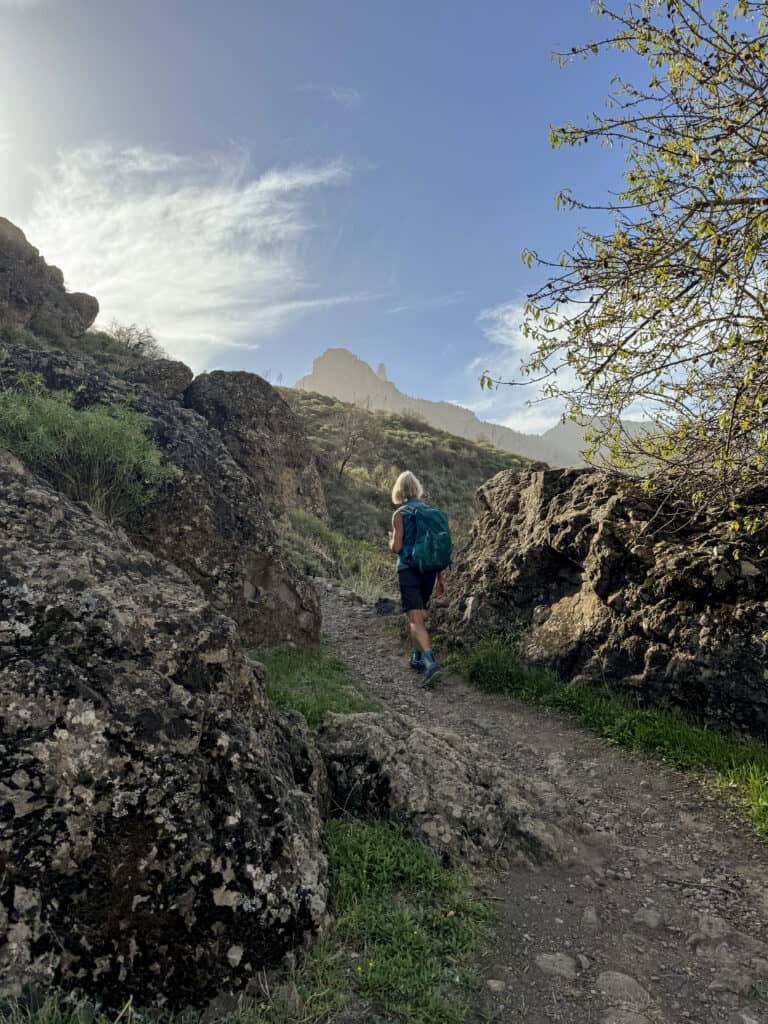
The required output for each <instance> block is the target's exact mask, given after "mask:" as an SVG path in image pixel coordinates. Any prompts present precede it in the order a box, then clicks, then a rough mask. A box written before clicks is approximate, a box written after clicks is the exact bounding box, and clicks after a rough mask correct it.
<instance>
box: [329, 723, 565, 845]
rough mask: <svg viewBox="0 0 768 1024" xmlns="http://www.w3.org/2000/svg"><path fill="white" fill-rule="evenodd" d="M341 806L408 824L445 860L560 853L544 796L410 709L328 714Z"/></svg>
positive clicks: (333, 786) (333, 783)
mask: <svg viewBox="0 0 768 1024" xmlns="http://www.w3.org/2000/svg"><path fill="white" fill-rule="evenodd" d="M315 742H316V744H317V746H318V748H319V750H320V753H321V754H322V757H323V760H324V761H325V765H326V769H327V772H328V785H329V789H330V797H331V800H332V803H333V805H334V806H335V807H336V808H338V809H340V810H343V811H344V813H346V814H353V815H356V816H358V817H363V818H387V819H389V820H391V821H394V822H398V823H399V824H402V825H405V826H407V828H408V829H409V831H410V832H411V833H412V834H413V835H414V836H415V837H416V838H417V839H419V840H420V841H421V842H423V843H425V844H426V845H427V846H429V847H431V849H433V850H434V851H435V852H436V853H437V854H438V855H439V856H440V857H441V858H442V859H443V860H444V861H445V862H446V863H453V864H461V863H466V862H467V861H469V862H470V863H474V864H487V863H488V862H489V860H490V859H492V858H493V857H495V856H499V855H503V856H506V857H508V856H510V855H511V856H517V857H519V858H520V859H521V860H524V861H526V862H534V863H540V862H541V861H542V860H549V859H554V858H556V857H557V856H558V853H559V851H560V850H561V848H562V843H563V840H562V836H561V834H560V833H559V831H558V829H557V828H556V827H553V826H550V825H548V824H546V823H545V822H544V820H543V818H542V817H541V807H540V805H539V802H538V799H537V798H536V797H535V796H534V795H533V794H531V793H529V792H527V791H526V790H524V789H523V787H522V786H521V785H520V784H519V782H518V781H517V780H516V779H515V778H514V777H513V776H512V774H511V772H510V771H509V770H508V769H506V768H505V767H504V766H503V765H502V764H500V763H499V762H498V760H495V759H492V758H489V757H488V756H487V755H484V754H483V752H482V750H481V749H480V748H479V747H478V746H477V745H476V744H474V743H472V742H471V741H469V740H467V739H464V738H463V737H460V736H457V735H455V734H454V733H451V732H448V731H446V730H444V729H439V728H429V729H427V728H424V727H422V726H420V725H418V724H417V723H416V722H415V721H414V720H413V719H411V718H408V717H407V716H405V715H399V714H394V713H387V714H386V715H381V714H375V713H364V714H356V715H335V714H327V715H325V717H324V718H323V721H322V722H321V724H320V726H319V728H318V729H317V731H316V733H315Z"/></svg>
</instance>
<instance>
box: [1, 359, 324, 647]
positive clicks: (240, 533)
mask: <svg viewBox="0 0 768 1024" xmlns="http://www.w3.org/2000/svg"><path fill="white" fill-rule="evenodd" d="M22 371H23V372H27V373H37V374H40V375H41V376H42V377H43V379H44V380H45V383H46V385H47V386H48V387H49V388H52V389H56V390H65V391H69V392H71V393H72V395H73V401H74V403H75V405H76V406H77V407H78V408H85V407H87V406H90V405H94V404H96V403H98V402H128V403H130V404H131V406H132V407H133V408H135V409H137V410H139V411H140V412H143V413H145V414H146V415H147V416H148V417H149V419H150V422H151V434H152V436H153V438H154V440H155V441H156V443H157V444H158V445H159V447H160V448H161V449H162V451H163V454H164V456H165V458H166V459H167V460H168V462H169V463H171V465H172V466H174V467H175V469H176V473H175V475H174V476H173V477H172V478H170V479H168V480H167V481H166V482H165V483H164V484H163V485H162V486H161V487H160V488H159V489H158V491H157V493H156V494H155V496H154V498H153V500H152V501H150V502H149V503H148V504H147V505H146V506H145V507H144V508H143V509H142V511H141V513H140V514H139V515H137V516H136V517H135V518H134V519H132V520H131V522H129V523H127V524H126V528H127V530H128V531H129V533H130V535H131V538H132V539H133V540H134V541H135V542H136V543H138V544H140V545H141V546H142V547H145V548H147V550H149V551H152V552H154V553H155V554H156V555H158V556H159V557H161V558H163V559H165V560H167V561H169V562H172V563H173V564H174V565H177V566H179V567H180V568H181V569H184V571H185V572H186V573H188V575H189V576H190V577H191V579H192V580H193V581H194V582H195V583H197V584H198V585H199V586H200V587H202V589H203V591H204V592H205V594H206V596H207V597H208V599H209V601H210V602H211V603H212V604H213V605H214V606H215V607H216V608H217V609H218V610H219V611H221V612H223V613H225V614H226V615H230V616H231V617H232V618H234V619H235V620H236V622H237V624H238V626H239V627H240V633H241V636H242V638H243V640H244V641H245V642H246V643H247V644H250V645H258V644H262V643H274V642H280V641H295V642H300V641H314V640H316V639H317V637H318V634H319V629H320V608H319V603H318V599H317V595H316V593H315V590H314V588H313V587H312V585H311V584H310V583H309V582H308V581H307V580H306V579H305V578H304V577H303V576H302V575H301V574H300V573H299V572H298V570H297V569H296V568H295V567H294V566H292V564H291V563H290V561H289V560H288V559H287V557H286V556H285V555H284V554H283V552H282V549H281V547H280V544H279V540H278V537H277V533H276V529H275V516H274V513H273V505H274V502H275V501H276V500H277V499H276V498H274V497H273V496H271V495H270V492H269V491H268V489H267V483H266V480H267V477H266V476H264V477H262V478H261V480H260V482H257V481H256V480H254V479H253V478H252V477H251V476H249V475H248V474H247V473H246V472H245V471H244V469H243V468H242V466H240V465H238V464H237V463H236V462H235V460H234V459H233V457H232V455H231V454H230V452H229V450H228V449H227V448H226V446H225V445H224V443H223V442H222V440H221V438H220V437H219V435H218V434H217V433H216V432H215V431H212V430H211V429H210V428H209V426H208V423H207V421H206V420H205V419H203V417H202V416H200V415H198V414H197V413H196V412H194V411H193V410H192V409H187V408H185V407H184V406H182V405H180V404H179V403H178V402H174V401H168V399H167V398H164V397H162V396H161V394H159V393H158V391H157V390H155V389H153V388H151V387H149V386H147V385H145V384H137V383H130V382H128V381H125V380H123V379H122V378H120V377H117V376H114V375H112V374H110V373H109V372H108V371H107V370H106V369H104V368H103V367H100V366H97V365H96V364H95V363H94V362H93V361H92V360H90V359H88V358H87V357H86V356H79V355H75V354H73V353H66V352H59V351H51V352H44V351H38V350H34V349H25V348H23V347H21V346H19V345H9V344H5V345H4V344H3V343H2V342H0V388H3V387H12V386H14V384H15V383H16V381H17V379H18V375H19V373H20V372H22ZM268 386H269V385H267V387H268Z"/></svg>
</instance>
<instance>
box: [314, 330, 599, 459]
mask: <svg viewBox="0 0 768 1024" xmlns="http://www.w3.org/2000/svg"><path fill="white" fill-rule="evenodd" d="M296 388H298V389H300V390H302V391H317V392H319V393H320V394H322V395H330V396H331V397H332V398H338V399H340V400H341V401H342V402H354V403H355V404H356V405H362V406H366V407H368V408H369V409H372V410H381V411H383V412H389V413H408V414H411V415H416V416H420V417H421V418H422V419H424V420H426V422H427V423H429V424H430V425H431V426H433V427H437V428H439V429H440V430H447V431H449V432H450V433H452V434H458V435H459V437H466V438H469V439H470V440H472V441H480V440H485V441H488V442H489V443H490V444H492V445H494V446H495V447H496V448H501V449H502V450H503V451H508V452H514V453H515V454H516V455H524V456H526V457H527V458H529V459H534V460H536V461H540V462H548V463H549V464H550V466H582V465H584V459H583V458H582V456H581V450H582V449H583V448H584V430H583V429H582V428H581V427H579V426H577V425H576V424H575V423H559V424H558V425H557V426H556V427H552V428H551V429H550V430H547V431H546V432H545V433H544V434H523V433H521V432H520V431H518V430H511V429H510V428H509V427H502V426H500V425H499V424H498V423H488V422H486V421H484V420H481V419H478V418H477V416H475V414H474V413H473V412H471V411H470V410H469V409H465V408H463V407H462V406H460V405H454V404H453V403H452V402H432V401H429V400H428V399H426V398H412V397H411V396H410V395H404V394H403V392H402V391H399V390H398V389H397V388H396V387H395V385H394V384H392V383H391V382H390V381H389V380H387V371H386V369H385V367H384V364H383V363H381V364H380V365H379V368H378V371H377V372H375V373H374V371H373V370H372V369H371V367H370V366H369V365H368V363H366V362H363V360H362V359H358V357H357V356H356V355H353V353H352V352H350V351H349V350H348V349H346V348H329V349H326V351H325V352H323V354H322V355H321V356H318V358H317V359H315V361H314V363H313V364H312V373H310V374H308V375H307V376H306V377H302V378H301V380H299V381H297V382H296Z"/></svg>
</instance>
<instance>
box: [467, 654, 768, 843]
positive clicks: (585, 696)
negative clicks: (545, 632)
mask: <svg viewBox="0 0 768 1024" xmlns="http://www.w3.org/2000/svg"><path fill="white" fill-rule="evenodd" d="M449 663H450V664H451V666H452V667H453V668H454V669H456V670H457V671H459V672H460V673H461V674H462V675H463V676H465V678H466V679H468V680H469V682H470V683H472V684H473V685H475V686H477V687H478V688H479V689H481V690H485V691H486V692H489V693H509V694H512V695H514V696H515V697H518V698H520V699H521V700H524V701H527V702H528V703H530V704H538V705H544V706H547V707H552V708H556V709H557V710H558V711H562V712H564V713H565V714H567V715H570V716H571V717H572V718H575V719H576V720H577V721H578V722H580V723H581V724H582V725H585V726H587V727H588V728H590V729H592V730H593V731H594V732H596V733H598V734H599V735H600V736H604V737H605V738H606V739H608V740H610V741H611V742H613V743H616V744H617V745H618V746H621V747H624V748H625V749H627V750H634V751H639V752H642V753H646V754H653V755H656V756H657V757H661V758H663V759H664V760H665V761H668V762H669V763H671V764H674V765H676V766H677V767H679V768H683V769H686V770H688V771H706V772H715V773H716V775H717V784H718V785H719V786H721V787H723V788H727V789H729V790H730V791H731V792H732V793H734V795H735V796H736V797H737V798H738V800H739V802H740V804H741V805H742V807H743V809H744V812H745V813H746V816H747V817H748V819H749V821H750V822H751V823H752V825H753V826H754V828H755V830H756V831H757V832H758V833H760V834H761V835H764V836H767V837H768V743H764V742H762V741H760V740H756V739H742V738H740V737H737V736H729V735H726V734H724V733H720V732H717V731H715V730H713V729H707V728H706V727H704V726H700V725H696V724H694V723H693V722H690V721H688V720H687V719H686V718H684V717H683V715H681V714H679V713H677V712H675V711H668V710H666V709H659V708H646V707H642V706H640V705H639V704H638V703H637V702H635V701H633V700H631V699H630V698H628V697H624V696H622V695H620V694H615V693H611V692H609V691H608V690H605V689H602V688H600V687H598V686H594V685H589V684H586V683H566V682H564V681H563V680H562V679H560V678H559V677H558V676H556V675H555V674H554V673H552V672H548V671H546V670H545V669H540V668H537V667H536V666H533V665H529V664H526V663H525V662H524V661H523V660H522V659H521V658H520V657H519V656H518V655H517V653H516V648H515V643H514V641H511V640H508V639H504V638H498V637H497V638H488V639H486V640H483V641H481V642H480V643H479V644H478V645H477V646H476V647H475V648H474V649H472V650H471V651H468V652H465V653H460V654H454V655H451V657H450V658H449Z"/></svg>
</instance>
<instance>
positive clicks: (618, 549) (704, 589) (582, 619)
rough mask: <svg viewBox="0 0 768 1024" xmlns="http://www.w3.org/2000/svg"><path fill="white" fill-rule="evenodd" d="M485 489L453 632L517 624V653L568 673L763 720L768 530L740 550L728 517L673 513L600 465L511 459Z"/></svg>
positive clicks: (717, 715)
mask: <svg viewBox="0 0 768 1024" xmlns="http://www.w3.org/2000/svg"><path fill="white" fill-rule="evenodd" d="M477 496H478V500H479V503H480V512H479V514H478V516H477V518H476V521H475V523H474V526H473V528H472V532H471V534H470V537H469V540H468V542H467V544H466V546H465V548H464V549H463V550H462V551H461V552H460V553H459V555H458V557H457V559H456V561H455V564H454V569H453V571H452V574H451V580H450V588H449V593H450V594H451V598H450V602H449V605H448V607H447V609H444V610H443V611H442V612H441V613H440V619H441V625H442V629H443V631H444V632H445V633H447V634H448V635H449V636H451V637H452V638H453V639H454V640H456V641H458V642H471V641H474V640H476V639H478V638H480V637H482V636H487V635H491V634H498V633H504V634H508V633H509V632H510V631H519V630H521V629H522V633H523V639H522V644H521V650H522V653H523V654H524V655H525V656H527V657H529V658H531V659H533V660H534V661H537V662H539V663H541V664H544V665H547V666H549V667H551V668H553V669H555V670H556V671H558V672H559V673H560V674H561V675H563V676H564V677H566V678H587V679H594V680H599V681H600V682H606V683H608V684H609V685H612V686H615V687H617V688H619V689H622V690H625V691H629V692H630V693H631V694H632V695H633V696H636V697H637V698H639V699H640V700H641V701H642V702H644V703H654V704H661V705H668V706H675V707H679V708H681V709H683V710H684V711H686V712H688V713H689V714H691V715H692V716H694V717H696V718H700V719H703V720H706V721H709V722H713V723H716V724H721V725H725V726H728V727H733V726H736V727H738V728H742V729H744V730H749V731H753V732H756V733H765V731H766V730H768V687H766V682H767V681H768V663H766V655H765V652H766V649H768V573H767V572H766V569H765V562H764V559H762V560H761V557H760V549H761V547H762V548H764V547H765V546H766V544H767V543H768V537H766V536H765V532H766V531H765V530H763V533H762V534H758V535H756V536H755V537H754V538H751V539H749V540H748V541H746V542H745V544H746V546H747V547H748V548H749V550H752V549H754V557H750V556H749V551H747V552H746V553H745V552H742V557H741V560H736V559H735V558H734V556H733V545H732V544H731V543H729V537H728V535H727V533H728V531H727V524H724V523H716V522H714V523H713V522H709V523H702V522H698V521H694V520H690V521H687V522H686V521H683V522H682V523H681V522H680V521H679V520H675V521H673V522H670V523H669V525H665V519H664V512H663V508H662V507H661V501H662V499H656V500H653V499H652V498H650V497H649V496H647V495H645V494H644V493H643V492H642V489H641V487H640V485H639V484H636V483H634V482H632V481H631V480H628V479H625V478H621V477H618V476H614V475H610V474H608V473H605V472H602V471H599V470H589V469H587V470H579V469H573V470H547V469H541V468H533V469H529V470H526V471H524V472H522V473H515V472H512V471H505V472H502V473H499V474H497V475H496V476H495V477H493V479H491V480H489V481H488V482H487V483H486V484H484V485H483V487H481V488H480V490H479V491H478V495H477ZM756 500H758V501H762V503H763V506H766V505H768V495H762V496H761V495H756ZM745 565H746V566H747V567H748V568H747V570H746V571H745V569H744V566H745Z"/></svg>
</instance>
